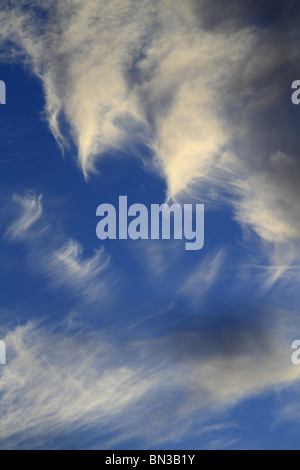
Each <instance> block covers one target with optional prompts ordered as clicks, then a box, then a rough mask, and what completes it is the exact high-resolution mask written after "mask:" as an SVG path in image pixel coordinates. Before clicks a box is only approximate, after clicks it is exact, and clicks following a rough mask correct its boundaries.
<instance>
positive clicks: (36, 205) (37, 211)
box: [5, 192, 43, 240]
mask: <svg viewBox="0 0 300 470" xmlns="http://www.w3.org/2000/svg"><path fill="white" fill-rule="evenodd" d="M13 201H14V202H16V203H17V204H18V205H19V207H20V211H21V213H20V215H19V217H18V219H17V220H16V221H15V222H14V223H12V224H11V225H10V226H9V227H8V229H7V231H6V233H5V237H8V238H10V239H11V240H24V239H26V237H28V236H29V232H30V230H31V228H32V227H33V225H34V224H35V223H36V222H37V221H38V220H39V218H40V217H41V215H42V212H43V208H42V202H41V201H42V196H41V195H40V196H37V195H36V194H34V192H28V193H27V194H25V196H19V195H17V194H15V195H14V197H13Z"/></svg>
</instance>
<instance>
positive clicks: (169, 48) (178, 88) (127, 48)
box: [0, 0, 300, 243]
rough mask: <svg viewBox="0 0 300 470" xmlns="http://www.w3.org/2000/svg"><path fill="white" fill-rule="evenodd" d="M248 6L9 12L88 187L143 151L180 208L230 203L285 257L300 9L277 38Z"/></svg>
mask: <svg viewBox="0 0 300 470" xmlns="http://www.w3.org/2000/svg"><path fill="white" fill-rule="evenodd" d="M249 5H250V4H249V2H244V3H243V5H239V4H238V3H237V2H236V1H234V0H232V1H230V2H229V3H228V4H227V6H226V7H225V6H224V5H223V4H222V2H217V3H216V4H215V6H214V7H212V6H211V4H210V3H209V2H207V1H205V0H202V1H200V2H194V1H191V2H183V1H182V2H180V1H179V2H176V4H175V5H174V2H173V1H171V0H163V1H162V2H152V1H150V0H142V1H138V2H137V1H135V0H125V1H124V0H122V1H120V0H111V1H109V2H107V1H104V0H101V1H97V2H96V1H95V0H87V1H85V2H82V1H81V0H71V1H70V2H69V3H68V4H65V3H62V2H58V1H57V0H51V1H50V2H40V1H37V0H33V1H32V2H30V5H28V2H26V1H19V0H18V1H16V0H13V1H11V2H10V4H9V6H7V7H6V6H5V7H4V6H3V7H1V8H0V20H1V22H2V23H1V24H3V27H2V28H1V33H0V38H1V41H2V43H3V44H9V45H10V46H9V47H8V49H7V54H8V56H9V55H10V56H11V57H15V58H16V59H19V58H20V57H25V58H26V63H27V64H28V65H29V66H30V67H31V69H32V70H33V72H34V73H35V74H36V75H37V76H38V77H39V78H40V80H41V82H42V85H43V88H44V92H45V98H46V115H47V118H48V122H49V126H50V129H51V131H52V132H53V134H54V136H55V137H56V139H57V141H58V142H60V144H61V145H67V136H66V135H63V132H62V126H61V125H60V123H61V119H62V118H63V117H64V118H65V119H66V120H67V121H68V123H69V124H70V129H71V134H72V137H73V139H74V141H75V143H76V144H77V147H78V163H79V165H80V166H81V168H82V171H83V173H84V174H85V176H88V174H90V172H92V171H93V170H94V169H95V167H96V163H97V161H98V159H99V158H101V156H103V155H104V154H106V155H107V152H108V151H109V152H110V153H111V154H113V153H114V151H115V150H121V151H122V152H128V151H130V152H131V153H133V152H134V145H136V144H139V143H140V144H141V143H143V144H144V145H146V146H147V147H148V148H150V149H151V152H152V155H153V160H154V161H155V162H156V168H157V169H159V171H160V173H161V175H162V176H164V177H165V178H166V181H167V184H168V195H167V196H168V197H169V198H170V199H171V198H173V199H174V198H175V199H176V198H177V199H180V198H181V199H185V198H187V197H190V196H191V195H192V196H195V197H196V198H197V199H201V200H202V201H203V200H205V201H207V202H208V203H210V204H212V205H215V204H219V203H220V202H221V203H222V204H223V203H224V200H225V201H226V203H229V204H230V205H233V207H234V209H235V218H236V220H237V222H238V223H239V224H241V225H242V226H247V227H248V228H250V229H251V230H252V231H253V232H254V233H256V234H257V235H258V236H259V237H261V238H262V239H263V240H267V241H268V242H271V243H273V242H277V241H282V240H286V241H287V240H290V238H293V237H294V238H297V239H298V233H299V231H298V230H297V228H296V227H297V224H298V221H299V213H298V207H299V204H298V200H299V194H298V193H299V191H298V189H297V188H298V187H297V185H296V181H297V178H298V177H299V174H300V170H299V162H298V161H297V159H296V158H295V157H294V156H293V155H295V154H296V148H297V145H296V144H297V143H296V141H295V135H296V133H295V135H294V136H293V135H292V134H291V133H290V130H289V127H290V123H289V120H286V123H282V122H281V120H280V114H281V111H282V109H285V110H286V111H285V112H286V113H287V115H289V113H290V110H289V109H288V106H290V100H289V99H286V102H285V103H283V101H282V100H283V97H286V96H287V95H286V90H287V88H289V87H290V83H289V82H288V81H287V80H288V78H287V73H288V76H291V77H293V79H294V78H295V75H296V73H297V72H298V71H299V70H298V69H297V65H295V64H297V63H299V52H298V48H297V39H298V33H297V27H296V22H295V21H291V18H290V16H289V15H290V2H287V3H286V4H285V5H281V6H280V7H278V8H277V9H276V11H274V16H275V18H277V22H278V28H279V29H278V32H275V31H274V29H272V22H271V23H270V24H263V19H264V18H265V16H264V15H265V13H264V12H265V9H266V5H265V4H264V3H262V4H260V6H257V7H256V8H255V10H254V11H252V10H251V8H250V6H249ZM298 13H299V12H298V11H297V10H295V8H294V10H293V18H295V17H297V15H298ZM276 15H277V16H276ZM246 18H247V19H246ZM288 21H290V22H289V23H288ZM287 24H289V25H290V27H289V28H288V29H287ZM39 25H40V26H39ZM41 25H42V26H41ZM253 25H255V27H254V26H253ZM257 25H259V26H257ZM292 38H294V39H295V40H292ZM286 71H287V73H286ZM287 98H289V97H287ZM276 109H278V113H277V111H276ZM277 115H278V116H277ZM255 123H259V128H258V126H256V125H255ZM274 126H276V129H277V132H276V135H274V132H273V129H274ZM287 135H289V137H290V138H289V141H287V139H286V136H287ZM230 154H231V155H232V156H233V158H229V159H228V155H230ZM288 155H290V156H289V157H288ZM292 161H294V163H292V166H293V170H292V171H291V162H292Z"/></svg>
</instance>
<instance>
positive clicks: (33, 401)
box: [0, 312, 299, 448]
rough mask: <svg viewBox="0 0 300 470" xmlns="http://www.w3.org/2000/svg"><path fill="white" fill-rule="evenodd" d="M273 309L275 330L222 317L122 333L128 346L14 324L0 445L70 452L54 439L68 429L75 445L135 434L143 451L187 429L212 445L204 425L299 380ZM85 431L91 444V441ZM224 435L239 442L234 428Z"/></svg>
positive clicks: (4, 376) (1, 385)
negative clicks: (133, 336)
mask: <svg viewBox="0 0 300 470" xmlns="http://www.w3.org/2000/svg"><path fill="white" fill-rule="evenodd" d="M274 313H275V312H272V317H273V318H276V324H275V325H274V328H273V331H272V332H270V331H266V330H264V329H262V328H261V327H259V325H256V326H255V325H253V324H251V327H250V328H249V323H247V322H244V321H243V320H233V319H232V318H231V320H230V317H227V321H226V322H225V323H224V322H222V323H220V322H219V323H218V321H217V325H218V328H215V326H216V320H215V319H211V320H209V319H206V324H205V323H203V324H198V327H194V328H191V329H185V330H182V331H177V332H176V331H173V332H172V331H171V332H169V333H168V334H166V335H165V336H163V337H159V338H155V337H152V338H149V339H146V340H145V339H141V340H139V341H136V340H130V339H129V338H128V337H127V340H126V343H125V344H124V342H122V341H121V342H120V341H119V340H120V338H119V340H118V341H116V340H115V338H114V337H109V336H107V335H104V334H103V333H100V332H97V331H94V332H93V333H92V332H90V333H87V332H86V331H84V332H80V331H79V332H77V333H74V332H73V333H72V332H71V331H68V332H67V331H61V332H58V331H57V328H56V332H54V330H53V331H52V329H51V327H50V326H48V328H47V329H45V327H42V326H40V325H37V324H33V323H30V324H28V325H27V326H19V327H17V328H16V329H15V330H11V331H10V332H9V333H8V334H7V335H6V337H5V341H6V344H7V349H8V364H7V366H6V368H5V369H3V370H2V371H1V381H0V392H1V403H2V409H3V413H2V416H1V431H0V437H1V439H0V446H1V448H35V447H36V446H39V447H41V446H43V447H45V448H48V447H49V448H56V447H57V448H68V447H69V446H72V440H68V438H66V437H64V438H63V440H61V439H60V436H67V435H68V432H69V431H70V430H72V433H71V435H72V436H73V438H72V439H74V433H76V435H77V436H78V439H79V444H78V448H89V447H94V446H96V447H97V448H107V447H111V446H118V448H120V447H122V443H123V442H128V439H132V438H134V437H135V438H138V439H139V440H140V442H141V445H142V446H143V448H145V447H148V446H153V445H155V444H158V445H161V444H163V443H166V442H169V443H171V442H173V443H176V442H178V440H179V439H182V438H183V437H184V436H185V434H186V433H189V431H190V430H191V429H192V428H193V427H194V430H195V431H197V432H200V433H201V435H202V436H204V437H205V435H206V434H207V439H208V442H211V445H213V439H212V436H211V435H210V426H209V425H208V424H206V425H204V426H203V424H204V423H205V422H206V423H207V422H209V420H211V419H216V418H218V415H219V413H222V410H228V409H229V408H231V407H233V406H235V405H236V404H237V403H239V402H240V401H241V400H244V399H245V398H248V397H251V396H255V395H256V394H259V393H261V392H263V391H271V390H274V389H275V390H278V389H282V388H285V387H287V386H289V385H291V384H295V383H297V382H298V380H299V370H298V369H297V368H295V367H294V366H293V365H292V364H291V361H290V348H289V345H288V343H287V341H286V338H284V334H285V333H284V332H283V330H282V328H281V327H282V325H281V324H280V321H279V317H276V315H274ZM211 328H213V331H214V336H213V337H212V335H211V331H212V330H211ZM125 346H126V347H125ZM170 396H172V397H173V398H172V400H171V401H170ZM174 400H175V401H174ZM195 413H197V416H198V420H197V422H198V425H195V422H194V416H195ZM145 422H146V423H147V426H145ZM197 426H199V429H198V428H197ZM92 429H97V442H96V441H95V439H93V443H92V444H91V443H90V441H89V435H90V433H89V431H90V430H92ZM221 430H222V429H221ZM237 432H238V433H239V432H240V431H239V430H238V431H237ZM111 433H113V438H112V439H111V438H110V437H109V436H110V435H111ZM216 433H217V429H215V433H214V436H216ZM231 434H232V439H236V438H238V437H239V435H238V436H237V435H235V433H234V429H233V430H232V432H231ZM41 436H42V438H41ZM57 438H59V440H57ZM175 445H176V444H175ZM215 445H216V446H217V444H215Z"/></svg>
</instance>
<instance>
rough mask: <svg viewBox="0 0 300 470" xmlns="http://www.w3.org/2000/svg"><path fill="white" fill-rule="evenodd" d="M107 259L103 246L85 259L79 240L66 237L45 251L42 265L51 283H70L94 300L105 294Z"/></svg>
mask: <svg viewBox="0 0 300 470" xmlns="http://www.w3.org/2000/svg"><path fill="white" fill-rule="evenodd" d="M109 260H110V258H109V257H108V256H107V255H106V253H105V251H104V249H103V248H102V249H100V250H97V251H95V255H94V256H93V257H91V258H87V259H85V258H83V249H82V246H81V245H80V243H78V242H76V241H75V240H69V241H68V242H67V243H66V245H65V246H63V247H62V248H61V249H60V250H58V251H54V252H52V253H51V254H50V255H46V256H45V257H44V261H43V265H44V269H45V271H46V272H47V274H48V275H49V276H50V278H51V281H52V284H53V286H55V287H70V288H72V290H74V291H75V292H77V293H82V294H83V295H84V296H85V298H86V299H88V300H89V301H93V300H99V297H100V296H101V297H104V296H105V295H106V294H107V290H108V285H109V282H108V279H107V276H108V273H107V268H108V265H109ZM101 276H102V277H101ZM103 276H104V278H103Z"/></svg>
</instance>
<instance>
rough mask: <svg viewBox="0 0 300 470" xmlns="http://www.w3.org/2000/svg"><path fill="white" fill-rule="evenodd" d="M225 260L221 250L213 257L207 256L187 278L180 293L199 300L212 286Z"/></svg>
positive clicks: (223, 252)
mask: <svg viewBox="0 0 300 470" xmlns="http://www.w3.org/2000/svg"><path fill="white" fill-rule="evenodd" d="M224 259H225V251H224V250H221V251H219V253H217V254H216V255H214V256H207V257H206V258H205V259H204V260H202V261H201V262H200V263H199V264H198V266H197V267H196V269H194V271H193V272H192V274H190V275H189V276H188V278H187V279H186V281H185V283H184V284H183V286H182V288H181V289H180V292H181V293H183V294H185V295H188V296H190V297H191V298H192V299H193V300H195V299H196V300H198V301H199V300H200V299H201V298H202V296H204V294H205V293H206V292H207V291H208V290H209V289H210V288H211V287H212V286H213V285H214V283H215V281H216V279H217V277H218V275H219V274H220V270H221V268H222V266H223V263H224Z"/></svg>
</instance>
